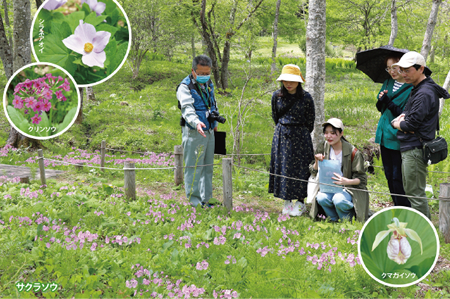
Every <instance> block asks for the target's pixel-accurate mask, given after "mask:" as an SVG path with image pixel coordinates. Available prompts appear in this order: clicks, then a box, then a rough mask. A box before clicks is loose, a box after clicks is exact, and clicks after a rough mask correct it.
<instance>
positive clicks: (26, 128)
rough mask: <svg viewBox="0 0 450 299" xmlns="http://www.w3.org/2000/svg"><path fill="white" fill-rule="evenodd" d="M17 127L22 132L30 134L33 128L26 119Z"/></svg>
mask: <svg viewBox="0 0 450 299" xmlns="http://www.w3.org/2000/svg"><path fill="white" fill-rule="evenodd" d="M16 126H17V128H18V129H19V130H20V131H22V132H24V133H27V134H30V130H29V128H30V127H31V124H30V122H29V121H28V120H26V119H24V120H22V121H21V122H20V123H19V124H18V125H16Z"/></svg>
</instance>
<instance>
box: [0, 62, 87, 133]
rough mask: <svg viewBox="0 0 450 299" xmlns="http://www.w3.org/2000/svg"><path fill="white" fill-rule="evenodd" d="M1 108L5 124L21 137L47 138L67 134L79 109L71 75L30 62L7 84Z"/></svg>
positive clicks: (61, 70)
mask: <svg viewBox="0 0 450 299" xmlns="http://www.w3.org/2000/svg"><path fill="white" fill-rule="evenodd" d="M3 107H4V109H5V114H6V117H7V118H8V121H9V123H10V124H11V126H13V127H14V128H15V129H16V130H17V131H19V132H20V133H21V134H23V135H25V136H27V137H30V138H34V139H40V140H44V139H50V138H53V137H57V136H59V135H61V134H62V133H64V132H65V131H67V130H68V129H69V128H70V127H71V126H72V124H73V123H74V122H75V120H76V118H77V116H78V112H79V110H80V107H81V102H80V93H79V90H78V87H77V85H76V83H75V81H74V80H73V78H72V76H71V75H70V74H69V73H67V72H66V71H65V70H63V69H62V68H61V67H59V66H57V65H55V64H51V63H32V64H28V65H26V66H24V67H22V68H21V69H19V70H18V71H17V72H16V73H15V74H14V75H13V76H11V78H10V79H9V81H8V84H7V85H6V87H5V91H4V94H3Z"/></svg>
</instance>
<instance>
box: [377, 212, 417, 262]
mask: <svg viewBox="0 0 450 299" xmlns="http://www.w3.org/2000/svg"><path fill="white" fill-rule="evenodd" d="M392 221H393V222H394V223H392V224H389V225H388V226H387V227H388V228H389V230H384V231H381V232H379V233H378V234H377V236H376V237H375V241H374V242H373V245H372V251H373V250H374V249H375V248H376V247H377V246H378V245H379V244H380V243H381V241H383V240H384V238H386V237H387V236H388V235H389V233H391V232H392V233H393V234H392V236H391V240H390V241H389V243H388V247H387V254H388V257H389V259H391V260H393V261H394V262H396V263H397V264H399V265H401V264H404V263H406V261H407V260H408V258H409V257H410V256H411V245H409V242H408V240H407V239H406V237H407V236H408V237H409V238H411V239H412V240H414V241H416V242H418V243H419V245H420V254H423V249H422V240H421V239H420V237H419V235H418V234H417V233H416V232H415V231H414V230H412V229H409V228H406V225H407V224H408V223H406V222H400V221H399V220H398V219H397V218H395V217H394V218H393V219H392Z"/></svg>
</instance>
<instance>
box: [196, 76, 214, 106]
mask: <svg viewBox="0 0 450 299" xmlns="http://www.w3.org/2000/svg"><path fill="white" fill-rule="evenodd" d="M196 83H197V88H198V91H199V93H200V96H201V97H202V99H203V102H205V105H206V107H207V108H208V110H210V109H211V106H212V103H211V98H210V96H209V92H208V85H205V93H206V97H207V98H208V100H206V99H205V96H204V95H203V90H202V87H201V86H200V84H199V83H198V82H196ZM207 83H208V82H207ZM209 103H211V105H210V104H209Z"/></svg>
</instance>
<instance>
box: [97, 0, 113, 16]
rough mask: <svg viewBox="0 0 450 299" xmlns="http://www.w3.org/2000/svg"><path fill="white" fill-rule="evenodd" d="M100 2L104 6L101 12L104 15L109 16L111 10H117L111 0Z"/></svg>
mask: <svg viewBox="0 0 450 299" xmlns="http://www.w3.org/2000/svg"><path fill="white" fill-rule="evenodd" d="M100 2H103V3H105V4H106V8H105V11H104V12H103V13H104V14H106V15H111V13H112V12H113V10H114V9H116V8H117V5H116V3H114V1H112V0H102V1H100Z"/></svg>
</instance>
